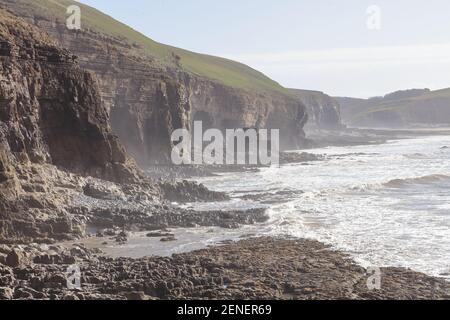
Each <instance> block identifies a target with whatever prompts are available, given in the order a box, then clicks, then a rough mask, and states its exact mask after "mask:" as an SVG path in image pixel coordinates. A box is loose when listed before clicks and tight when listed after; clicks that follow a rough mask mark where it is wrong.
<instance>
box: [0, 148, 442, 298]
mask: <svg viewBox="0 0 450 320" xmlns="http://www.w3.org/2000/svg"><path fill="white" fill-rule="evenodd" d="M350 145H352V144H350ZM291 161H292V162H309V161H317V159H314V158H311V157H310V156H309V155H308V154H307V153H301V154H298V156H295V157H288V158H287V159H286V162H287V163H289V162H291ZM87 186H89V190H88V189H86V188H85V189H84V196H83V199H84V200H86V201H87V202H84V203H83V206H89V207H91V206H92V208H91V209H90V210H91V211H92V210H93V211H95V210H96V209H95V208H96V207H99V208H100V207H102V206H103V205H105V206H106V207H104V208H103V207H102V208H101V210H100V211H99V210H97V211H99V212H98V215H97V214H96V215H94V217H96V216H98V217H100V216H102V217H103V216H104V215H105V212H107V211H108V212H115V211H117V209H120V207H121V206H122V204H121V202H120V201H119V200H117V199H120V198H121V197H123V195H122V194H120V192H119V195H120V197H118V196H117V195H115V193H117V191H115V192H113V191H114V190H115V189H114V188H113V186H103V187H102V188H100V187H99V185H98V184H97V183H92V182H91V184H88V185H87ZM160 188H161V190H165V191H164V194H165V195H166V196H167V194H172V193H173V194H176V193H177V192H179V191H180V190H181V191H183V192H184V193H185V194H186V200H190V201H192V200H196V201H199V200H200V201H202V200H203V201H208V200H219V199H223V198H224V197H225V196H226V195H223V194H218V193H211V194H210V195H208V197H206V198H205V199H199V198H198V197H195V196H194V197H193V196H192V194H194V195H197V196H198V193H199V190H203V188H204V187H202V186H200V187H199V186H198V185H196V184H192V183H187V182H184V183H182V186H181V187H180V185H177V184H176V183H175V184H174V183H172V182H163V181H162V180H161V182H160ZM136 190H138V191H139V192H141V193H142V192H143V191H142V190H141V189H140V188H138V189H136V188H134V189H132V190H129V191H128V192H125V195H127V194H128V195H129V196H130V197H131V196H132V195H134V196H136V195H135V192H136ZM111 199H115V200H114V201H112V200H111ZM94 200H95V201H94ZM117 201H119V202H117ZM121 201H122V200H121ZM116 202H117V203H116ZM148 203H149V202H147V201H144V202H143V203H142V204H141V205H140V207H136V208H134V209H133V210H135V211H136V212H141V211H142V213H144V212H145V207H146V206H147V205H148ZM111 205H113V207H111ZM160 206H161V207H164V208H165V209H164V214H162V213H158V212H159V211H160V209H155V211H156V212H157V213H158V214H156V215H154V216H152V217H145V215H143V214H142V215H143V216H142V217H140V216H139V218H138V216H135V218H134V219H135V220H136V219H137V220H136V221H135V224H136V226H141V227H142V228H143V229H142V230H147V231H151V230H154V231H152V232H151V233H152V234H153V235H152V237H153V238H155V239H156V241H157V242H159V241H161V242H160V243H161V248H163V247H164V246H165V245H166V244H167V243H169V242H171V241H173V235H172V234H171V233H170V232H168V231H167V230H164V228H183V227H188V228H189V227H194V226H198V225H204V226H208V227H214V226H217V227H220V228H227V229H236V230H238V228H240V227H242V226H243V225H256V226H257V225H258V224H259V223H261V222H264V221H265V220H266V219H267V218H266V216H265V214H264V211H262V210H248V211H236V212H226V211H223V212H221V211H217V212H212V211H211V212H209V213H208V214H207V215H206V217H205V216H204V214H202V215H200V214H199V213H196V212H194V211H190V210H182V209H179V208H177V207H176V206H172V205H169V204H167V205H164V204H161V205H160ZM115 207H117V208H115ZM114 208H115V209H114ZM147 208H148V207H147ZM94 209H95V210H94ZM111 210H112V211H111ZM161 210H162V209H161ZM119 213H120V215H122V212H121V211H120V210H119ZM119 213H118V214H119ZM174 216H175V218H171V219H169V217H174ZM102 219H104V218H102ZM94 220H95V219H94ZM116 220H117V219H115V218H114V219H112V220H111V221H113V222H114V221H116ZM97 222H98V221H97ZM101 222H102V223H100V225H104V226H108V225H110V228H112V229H103V231H101V232H100V233H99V234H100V238H102V237H103V239H105V241H110V242H111V245H120V243H122V244H123V243H127V241H129V239H128V237H129V235H130V233H129V232H133V231H134V230H126V231H125V232H124V231H123V230H122V229H121V228H120V226H118V225H116V224H114V223H113V222H111V223H104V222H105V221H103V220H102V221H101ZM128 226H131V224H127V227H128ZM149 226H151V228H150V229H148V227H149ZM159 229H161V231H158V230H159ZM142 230H141V231H142ZM102 232H103V233H102ZM108 237H109V238H108ZM149 237H150V236H149ZM235 240H236V241H231V240H230V241H225V242H223V243H220V244H216V245H214V246H212V247H208V248H205V249H195V250H194V251H192V250H188V252H185V253H181V254H174V255H172V256H163V257H161V256H160V257H156V256H155V257H143V258H140V257H137V258H126V257H120V256H116V257H111V256H107V255H105V254H104V252H101V250H98V249H95V248H87V247H86V246H85V245H83V244H81V243H82V242H83V241H84V240H83V239H82V238H78V239H77V240H74V241H73V243H71V244H70V246H67V245H57V244H54V245H51V244H48V245H42V244H23V245H17V244H15V243H13V244H8V245H7V244H3V245H0V299H27V300H32V299H38V300H47V299H48V300H62V299H66V300H78V299H80V300H81V299H89V300H91V299H93V300H95V299H102V300H105V299H106V300H109V299H118V300H122V299H129V300H153V299H188V300H189V299H276V300H280V299H287V300H292V299H296V300H297V299H298V300H314V299H327V300H328V299H397V300H403V299H414V300H416V299H450V283H449V282H447V281H446V280H444V279H441V278H436V277H431V276H428V275H425V274H423V273H419V272H415V271H412V270H408V269H404V268H380V269H379V270H380V276H381V278H380V279H381V283H380V288H379V289H377V288H375V289H372V290H371V289H370V288H369V287H368V281H369V278H370V276H371V272H372V271H371V270H366V269H365V268H363V267H361V266H359V265H357V264H356V262H354V261H353V260H352V259H351V258H350V257H349V256H347V255H346V254H345V253H342V252H339V251H333V250H332V249H330V247H328V246H326V245H325V244H322V243H320V242H317V241H314V240H306V239H297V238H296V239H288V238H269V237H264V238H261V237H260V238H249V239H241V240H239V239H235ZM54 243H55V242H54ZM74 265H75V266H78V267H79V268H80V270H81V279H80V280H81V290H69V289H68V288H67V276H68V275H67V268H68V267H70V266H74Z"/></svg>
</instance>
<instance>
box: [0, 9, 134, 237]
mask: <svg viewBox="0 0 450 320" xmlns="http://www.w3.org/2000/svg"><path fill="white" fill-rule="evenodd" d="M85 176H93V177H98V178H102V179H106V180H110V181H115V182H135V181H140V180H141V179H140V173H139V171H138V170H137V169H135V166H134V164H133V162H132V161H130V160H129V158H127V156H126V154H125V152H124V149H123V147H122V146H121V145H120V144H119V142H118V138H117V137H116V136H114V135H113V134H112V131H111V129H110V126H109V117H108V113H107V111H106V110H105V109H104V108H103V106H102V104H101V100H100V94H99V89H98V85H97V82H96V81H95V79H94V76H93V75H92V74H91V73H89V72H87V71H84V70H82V69H81V68H80V67H79V66H78V65H77V63H76V59H75V57H74V56H73V55H72V54H70V53H69V52H68V51H67V50H65V49H61V48H60V47H58V46H57V45H56V44H55V43H54V42H53V41H52V40H51V39H50V38H49V37H48V36H47V35H46V34H44V33H42V32H41V31H40V30H38V29H37V28H35V27H34V26H32V25H30V24H27V23H26V22H25V21H23V20H21V19H18V18H17V17H15V16H12V15H10V14H9V13H7V12H5V11H3V10H2V9H0V241H12V240H13V239H19V240H20V241H24V240H25V239H26V237H36V238H37V237H42V238H45V237H54V238H64V237H67V235H68V234H71V233H73V234H79V233H81V232H82V231H81V229H80V228H79V227H80V226H81V225H82V224H83V223H82V221H81V220H79V218H77V217H76V216H71V215H69V214H68V212H67V211H66V209H64V208H65V205H68V204H69V202H70V201H69V199H70V195H69V194H70V193H71V192H75V190H77V188H80V185H81V184H82V183H83V179H87V178H85Z"/></svg>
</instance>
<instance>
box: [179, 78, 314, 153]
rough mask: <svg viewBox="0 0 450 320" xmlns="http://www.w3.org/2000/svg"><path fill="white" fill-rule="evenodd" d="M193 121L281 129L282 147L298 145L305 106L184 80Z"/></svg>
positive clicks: (278, 97)
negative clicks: (187, 89)
mask: <svg viewBox="0 0 450 320" xmlns="http://www.w3.org/2000/svg"><path fill="white" fill-rule="evenodd" d="M187 84H188V87H189V91H190V92H191V95H190V99H189V100H190V104H191V106H192V113H191V114H192V121H203V127H204V128H218V129H221V130H225V129H233V128H267V129H279V130H280V139H281V140H280V143H281V147H282V148H285V149H286V148H298V147H300V146H301V145H302V141H303V140H302V138H303V137H304V131H303V127H304V125H305V124H306V122H307V121H308V115H307V114H306V110H305V107H304V105H303V104H302V103H301V102H299V101H297V100H296V99H294V98H288V97H286V96H283V95H280V94H275V93H271V94H268V93H266V94H265V93H255V92H253V93H252V92H249V91H240V90H236V89H234V88H229V87H226V86H223V85H220V84H218V83H214V82H211V81H206V80H203V79H198V78H191V79H190V80H188V81H187Z"/></svg>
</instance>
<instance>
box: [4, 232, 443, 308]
mask: <svg viewBox="0 0 450 320" xmlns="http://www.w3.org/2000/svg"><path fill="white" fill-rule="evenodd" d="M45 249H46V251H43V250H44V248H43V247H42V246H39V245H36V246H28V247H15V248H12V247H11V248H8V247H5V246H3V247H2V248H1V251H2V252H3V254H4V255H5V256H6V257H9V258H8V259H3V260H2V262H0V299H51V300H62V299H64V300H85V299H89V300H99V299H101V300H109V299H117V300H119V299H120V300H125V299H128V300H155V299H277V300H282V299H289V300H291V299H299V300H314V299H450V283H449V282H446V281H445V280H443V279H438V278H433V277H429V276H427V275H424V274H421V273H417V272H414V271H411V270H406V269H400V268H381V269H380V270H379V271H380V276H381V278H380V279H381V282H380V287H379V288H373V287H372V288H370V287H369V286H368V283H372V282H371V280H370V277H371V276H372V275H373V273H371V272H368V271H367V270H366V269H364V268H362V267H360V266H357V265H356V264H355V263H354V262H352V261H351V260H350V259H349V258H348V257H347V256H346V255H344V254H342V253H340V252H336V251H332V250H331V249H329V248H328V247H326V246H325V245H323V244H321V243H319V242H316V241H310V240H286V239H274V238H253V239H248V240H242V241H239V242H230V243H227V244H224V245H222V246H217V247H212V248H208V249H205V250H199V251H195V252H192V253H186V254H180V255H174V256H173V257H171V258H159V257H148V258H142V259H128V258H119V259H112V258H109V257H104V256H102V255H101V254H99V253H98V252H94V251H91V250H88V249H86V248H84V247H83V246H81V245H75V246H74V247H73V248H71V249H67V248H63V247H58V246H53V247H50V248H45ZM73 265H76V266H78V267H79V268H80V270H81V289H79V290H69V289H67V274H66V273H67V270H68V267H69V266H73Z"/></svg>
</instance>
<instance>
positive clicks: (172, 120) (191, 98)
mask: <svg viewBox="0 0 450 320" xmlns="http://www.w3.org/2000/svg"><path fill="white" fill-rule="evenodd" d="M44 2H45V1H44ZM0 3H3V4H4V5H6V7H7V8H8V9H9V10H11V11H13V12H14V13H15V14H17V15H19V16H21V17H25V18H26V19H27V20H28V21H29V22H32V23H34V24H35V25H37V26H38V27H39V28H40V29H41V30H44V31H46V32H47V33H48V34H49V35H51V36H52V38H54V39H56V40H57V41H58V42H59V43H60V44H61V45H62V46H63V47H66V48H68V49H69V50H71V51H72V52H73V53H74V54H76V55H77V56H78V57H79V60H80V65H81V66H82V67H83V68H85V69H87V70H90V71H93V72H94V73H95V74H96V76H97V78H98V81H99V84H100V90H101V94H102V104H103V106H104V107H105V108H106V109H107V110H108V111H109V113H110V117H111V125H112V129H113V131H114V133H116V134H117V135H118V136H119V138H120V141H121V142H122V143H123V144H124V146H125V147H126V149H127V152H128V153H130V154H131V155H132V156H133V157H134V158H135V159H136V160H137V161H138V163H139V164H141V165H142V166H146V165H148V164H151V163H154V162H158V163H168V162H169V159H170V152H171V149H172V145H171V142H170V136H171V133H172V132H173V130H174V129H178V128H187V129H189V128H190V127H191V123H192V121H193V120H195V119H199V117H200V118H202V117H203V118H205V117H206V118H208V119H213V123H212V124H211V125H213V126H215V127H217V128H219V129H223V128H228V129H234V128H241V127H269V128H276V129H280V130H281V140H282V142H283V147H285V148H296V147H299V146H301V145H302V143H303V140H304V132H303V126H304V124H305V123H306V121H307V116H306V112H305V107H304V106H303V105H302V103H300V102H299V101H296V100H295V99H293V98H292V97H290V96H289V95H288V94H286V93H282V92H277V91H276V90H274V91H273V90H267V91H265V90H251V89H248V90H247V89H239V88H233V87H231V86H228V85H225V84H222V83H220V82H219V81H215V80H212V79H208V78H205V77H202V76H198V75H194V74H193V73H190V72H186V71H185V70H184V68H183V67H182V65H181V64H182V63H183V60H180V59H181V58H180V57H179V56H178V55H177V54H176V53H175V51H174V52H173V53H172V55H171V56H170V58H169V60H171V61H170V63H166V62H161V61H160V60H158V59H157V58H154V57H152V55H148V54H146V52H145V51H144V50H143V48H142V47H141V45H140V44H138V43H130V41H129V39H124V38H119V37H113V36H110V35H107V34H105V33H104V32H101V31H99V30H94V29H90V28H83V29H82V30H80V31H71V30H68V29H67V28H66V26H65V24H64V23H63V22H62V21H65V16H64V15H62V16H53V15H51V14H36V13H35V11H33V10H30V6H31V4H30V3H29V1H27V0H18V1H16V0H14V1H12V0H1V1H0ZM27 4H29V5H27ZM113 23H117V22H116V21H113ZM174 50H175V49H174ZM204 59H205V61H206V60H208V59H210V58H208V57H206V56H205V57H204ZM255 74H256V72H255Z"/></svg>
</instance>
